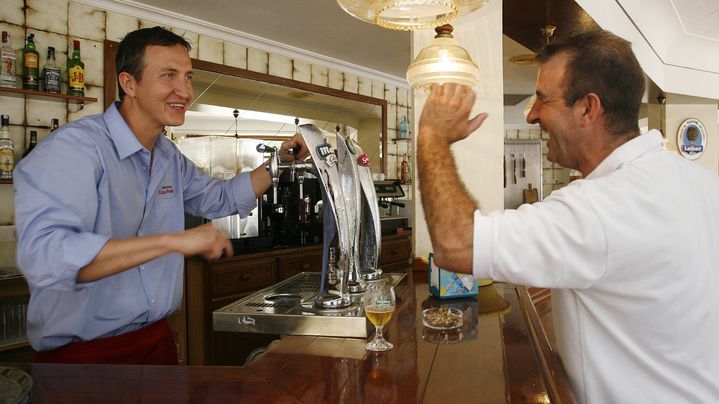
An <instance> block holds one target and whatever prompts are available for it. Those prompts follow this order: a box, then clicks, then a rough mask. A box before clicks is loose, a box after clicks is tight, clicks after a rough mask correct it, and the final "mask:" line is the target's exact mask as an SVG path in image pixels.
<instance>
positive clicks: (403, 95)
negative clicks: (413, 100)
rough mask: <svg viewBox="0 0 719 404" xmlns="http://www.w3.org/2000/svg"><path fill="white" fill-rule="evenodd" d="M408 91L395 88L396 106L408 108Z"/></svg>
mask: <svg viewBox="0 0 719 404" xmlns="http://www.w3.org/2000/svg"><path fill="white" fill-rule="evenodd" d="M409 92H410V90H409V89H408V88H401V87H399V88H397V105H402V106H405V107H407V106H409V99H410V98H409V96H410V93H409Z"/></svg>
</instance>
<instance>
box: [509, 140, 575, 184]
mask: <svg viewBox="0 0 719 404" xmlns="http://www.w3.org/2000/svg"><path fill="white" fill-rule="evenodd" d="M504 138H505V139H508V140H510V139H511V140H514V139H532V140H537V139H539V140H541V141H542V183H543V185H544V191H543V192H542V194H543V196H544V197H546V196H547V195H549V194H550V193H552V191H554V190H555V189H559V188H562V187H563V186H565V185H567V184H569V171H570V170H569V169H568V168H564V167H561V166H559V165H558V164H555V163H552V162H550V161H549V160H547V139H549V135H548V134H547V132H544V131H542V130H541V129H539V127H537V128H517V129H510V128H507V129H505V130H504Z"/></svg>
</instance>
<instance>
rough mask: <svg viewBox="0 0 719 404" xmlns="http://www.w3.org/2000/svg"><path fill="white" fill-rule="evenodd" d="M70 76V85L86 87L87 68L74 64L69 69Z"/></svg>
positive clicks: (78, 87)
mask: <svg viewBox="0 0 719 404" xmlns="http://www.w3.org/2000/svg"><path fill="white" fill-rule="evenodd" d="M68 75H69V76H70V87H71V88H76V89H84V88H85V69H83V68H82V67H80V66H73V67H71V68H70V70H68Z"/></svg>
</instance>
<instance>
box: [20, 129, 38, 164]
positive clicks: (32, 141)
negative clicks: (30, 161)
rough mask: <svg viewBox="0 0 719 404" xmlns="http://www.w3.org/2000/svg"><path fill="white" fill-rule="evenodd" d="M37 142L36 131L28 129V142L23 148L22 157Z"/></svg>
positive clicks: (28, 152)
mask: <svg viewBox="0 0 719 404" xmlns="http://www.w3.org/2000/svg"><path fill="white" fill-rule="evenodd" d="M36 144H37V131H35V130H31V131H30V144H28V145H27V149H25V153H23V154H22V158H25V156H27V155H28V154H30V152H31V151H32V149H34V148H35V145H36Z"/></svg>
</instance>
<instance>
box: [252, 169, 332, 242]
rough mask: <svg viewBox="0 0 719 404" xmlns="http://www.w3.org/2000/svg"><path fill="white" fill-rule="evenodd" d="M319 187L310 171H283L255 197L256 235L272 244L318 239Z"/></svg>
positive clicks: (320, 225)
mask: <svg viewBox="0 0 719 404" xmlns="http://www.w3.org/2000/svg"><path fill="white" fill-rule="evenodd" d="M320 187H321V185H320V182H319V180H318V179H317V177H316V176H315V175H314V174H312V173H311V172H309V171H304V170H302V171H296V170H289V169H288V170H285V171H284V172H282V173H281V174H280V175H279V176H278V177H277V180H276V181H275V182H274V186H273V187H271V188H270V189H268V190H267V191H266V192H265V193H264V194H263V195H262V196H261V197H260V199H259V200H258V203H257V210H258V216H259V226H258V227H259V237H263V238H267V239H269V240H271V243H272V246H273V247H275V248H281V247H294V246H304V245H312V244H319V243H321V242H322V193H321V190H320ZM275 196H276V197H277V200H276V201H275Z"/></svg>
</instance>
